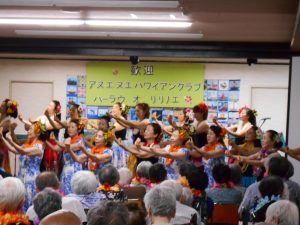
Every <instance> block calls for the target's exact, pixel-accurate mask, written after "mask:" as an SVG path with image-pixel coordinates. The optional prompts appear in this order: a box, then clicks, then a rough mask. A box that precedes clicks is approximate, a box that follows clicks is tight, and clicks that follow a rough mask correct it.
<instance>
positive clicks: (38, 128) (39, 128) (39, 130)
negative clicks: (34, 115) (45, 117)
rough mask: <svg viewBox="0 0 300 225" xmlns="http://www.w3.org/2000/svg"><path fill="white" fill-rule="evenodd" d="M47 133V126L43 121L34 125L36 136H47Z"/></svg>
mask: <svg viewBox="0 0 300 225" xmlns="http://www.w3.org/2000/svg"><path fill="white" fill-rule="evenodd" d="M46 132H47V128H46V124H44V123H42V121H41V120H39V121H37V122H35V123H34V133H35V134H36V135H40V134H45V133H46Z"/></svg>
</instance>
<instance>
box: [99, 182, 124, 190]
mask: <svg viewBox="0 0 300 225" xmlns="http://www.w3.org/2000/svg"><path fill="white" fill-rule="evenodd" d="M98 191H105V192H120V191H121V188H120V186H119V185H118V184H116V185H114V186H111V185H110V184H108V183H104V184H102V185H100V187H99V188H98Z"/></svg>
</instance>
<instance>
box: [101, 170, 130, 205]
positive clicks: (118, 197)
mask: <svg viewBox="0 0 300 225" xmlns="http://www.w3.org/2000/svg"><path fill="white" fill-rule="evenodd" d="M119 180H120V175H119V172H118V170H117V169H116V168H115V167H114V166H113V165H106V166H104V167H103V168H102V169H100V171H99V181H100V187H98V192H99V193H101V194H102V195H103V196H104V199H105V200H110V201H124V200H125V197H126V196H125V194H124V191H123V190H122V189H121V187H120V185H119V184H118V182H119Z"/></svg>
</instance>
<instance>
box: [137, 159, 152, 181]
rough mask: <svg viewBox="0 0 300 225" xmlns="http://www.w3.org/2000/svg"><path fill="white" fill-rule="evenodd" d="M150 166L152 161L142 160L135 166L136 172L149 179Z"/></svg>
mask: <svg viewBox="0 0 300 225" xmlns="http://www.w3.org/2000/svg"><path fill="white" fill-rule="evenodd" d="M151 166H152V163H151V162H149V161H142V162H140V163H139V164H138V165H137V167H136V174H137V175H138V176H139V177H144V178H147V179H149V170H150V168H151Z"/></svg>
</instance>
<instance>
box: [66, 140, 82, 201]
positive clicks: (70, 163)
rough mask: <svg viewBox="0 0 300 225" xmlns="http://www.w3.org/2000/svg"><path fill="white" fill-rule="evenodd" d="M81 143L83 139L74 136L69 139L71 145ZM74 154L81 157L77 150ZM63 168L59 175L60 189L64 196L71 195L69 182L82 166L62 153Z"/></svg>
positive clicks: (68, 154) (79, 151)
mask: <svg viewBox="0 0 300 225" xmlns="http://www.w3.org/2000/svg"><path fill="white" fill-rule="evenodd" d="M77 143H83V138H82V137H81V136H76V137H74V138H71V144H77ZM74 153H75V154H76V155H77V156H79V155H81V153H82V151H81V150H80V149H78V150H77V151H74ZM64 163H65V164H64V167H63V170H62V173H61V189H62V191H63V193H64V194H65V195H68V194H70V193H72V185H71V180H72V177H73V175H74V174H75V173H76V172H78V171H80V170H82V166H81V164H80V163H78V162H75V161H74V160H73V159H72V157H71V155H70V153H66V152H65V153H64Z"/></svg>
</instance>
